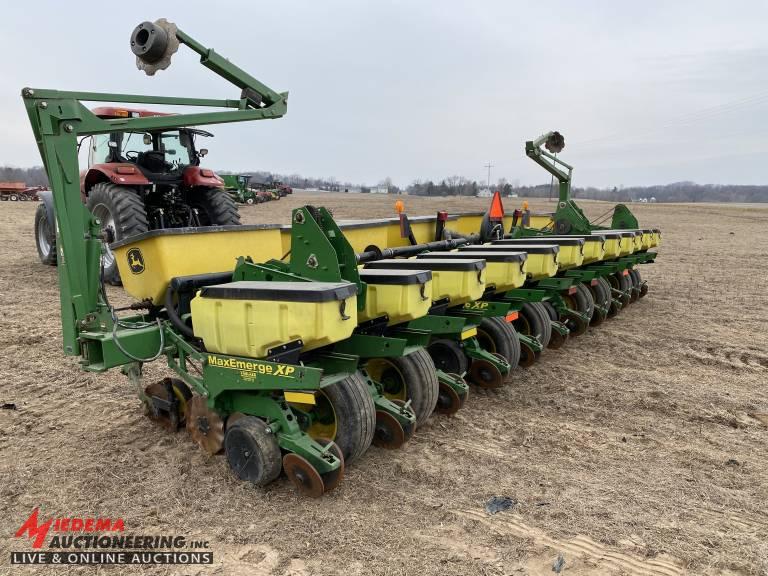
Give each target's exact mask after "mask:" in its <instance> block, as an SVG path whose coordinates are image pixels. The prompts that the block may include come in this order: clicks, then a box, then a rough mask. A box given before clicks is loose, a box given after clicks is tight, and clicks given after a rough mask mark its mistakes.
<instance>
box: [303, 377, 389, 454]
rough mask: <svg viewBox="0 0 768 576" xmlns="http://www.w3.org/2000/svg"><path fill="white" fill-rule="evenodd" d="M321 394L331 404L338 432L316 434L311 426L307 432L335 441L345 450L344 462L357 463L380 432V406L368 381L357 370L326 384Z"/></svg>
mask: <svg viewBox="0 0 768 576" xmlns="http://www.w3.org/2000/svg"><path fill="white" fill-rule="evenodd" d="M320 395H322V396H323V397H324V398H325V399H326V400H328V402H329V403H330V407H331V408H332V416H333V418H334V424H335V429H336V433H335V434H328V433H327V432H325V431H320V432H319V433H318V434H317V436H316V437H315V435H314V434H313V433H312V428H311V427H310V428H309V430H307V433H308V434H309V435H310V436H312V437H313V438H314V439H315V440H317V439H318V438H323V439H325V440H332V441H333V442H335V443H336V445H337V446H338V447H339V450H341V454H342V456H344V462H345V463H347V464H348V463H350V462H353V461H354V460H356V459H357V458H359V457H360V456H362V455H363V454H365V451H366V450H368V448H369V447H370V445H371V442H373V435H374V433H375V432H376V406H375V405H374V403H373V398H372V397H371V394H370V392H369V391H368V384H367V383H366V381H365V380H364V379H363V378H362V376H361V375H360V373H359V372H355V373H354V374H350V375H349V376H347V377H346V378H344V379H343V380H339V381H338V382H334V383H333V384H330V385H328V386H323V387H322V388H321V389H320ZM329 436H333V438H329Z"/></svg>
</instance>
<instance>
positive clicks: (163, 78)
mask: <svg viewBox="0 0 768 576" xmlns="http://www.w3.org/2000/svg"><path fill="white" fill-rule="evenodd" d="M161 5H162V6H163V7H162V9H161V8H160V6H161ZM120 6H121V5H118V4H110V3H105V2H84V1H78V2H72V3H63V2H61V1H53V0H36V1H35V2H13V3H11V2H7V1H6V2H3V14H2V19H0V37H1V38H2V39H3V46H4V50H5V54H4V56H5V57H4V58H3V74H2V79H3V82H2V88H1V89H0V100H1V101H0V105H1V106H0V115H1V117H0V120H1V121H2V126H4V127H5V130H4V132H5V134H4V137H3V138H0V164H10V165H16V166H31V165H36V164H40V159H39V156H38V153H37V148H36V146H35V144H34V141H33V138H32V133H31V131H30V129H29V125H28V122H27V119H26V115H25V113H24V109H23V106H22V104H21V98H20V96H19V93H20V89H21V88H22V87H23V86H31V87H38V88H54V89H63V90H89V91H103V92H126V93H144V94H158V95H170V96H176V95H187V96H199V97H229V98H235V97H237V96H238V94H239V90H238V89H237V88H234V87H232V86H229V85H227V83H226V82H224V81H223V80H220V79H219V78H218V77H216V76H214V75H213V74H212V73H210V72H208V71H207V70H206V69H204V68H203V67H202V66H200V65H199V64H198V62H197V58H196V57H195V55H194V54H193V53H192V52H191V51H189V50H188V49H186V48H184V47H182V48H181V50H180V51H179V53H178V54H177V55H176V57H175V59H174V62H173V65H172V66H171V68H170V69H168V70H166V71H163V72H159V73H158V74H157V75H156V76H155V77H153V78H150V77H146V76H144V74H143V73H140V72H139V71H138V70H137V69H136V67H135V63H134V58H133V55H132V54H131V52H130V49H129V44H128V40H129V36H130V33H131V31H132V29H133V27H134V25H135V24H137V23H138V22H139V21H141V20H147V19H149V20H154V19H156V18H159V17H166V18H168V19H169V20H171V21H173V22H175V23H176V24H177V25H178V26H179V28H181V29H183V30H185V31H186V32H187V33H189V34H191V35H192V36H193V37H195V38H196V39H198V40H199V41H200V42H202V43H203V44H204V45H207V46H209V47H212V48H215V49H216V50H217V51H218V52H219V53H220V54H223V55H224V56H226V57H228V58H229V59H230V60H232V61H233V62H235V63H237V64H238V65H239V66H241V67H242V68H244V69H245V70H247V71H248V72H250V73H251V74H252V75H253V76H255V77H256V78H258V79H259V80H261V81H262V82H264V83H265V84H267V85H268V86H270V87H272V88H273V89H275V90H277V91H289V92H290V98H289V104H288V114H287V115H286V116H285V117H284V118H282V119H279V120H275V121H259V122H252V123H245V124H239V125H231V126H222V127H213V128H211V130H212V131H213V132H214V133H215V135H216V139H215V140H213V141H210V142H207V143H206V144H207V146H208V148H209V149H210V151H211V152H210V155H209V156H208V157H207V158H206V162H205V163H206V164H207V165H208V166H211V167H213V168H217V169H226V170H234V171H237V170H268V171H274V172H279V173H294V172H297V173H301V174H303V175H308V176H334V177H336V178H338V179H339V180H341V181H351V182H366V183H369V184H375V183H377V182H378V181H380V180H382V179H383V178H385V177H387V176H389V177H391V178H392V179H393V180H394V182H395V183H397V184H400V185H407V184H408V183H410V182H412V181H413V180H415V179H421V180H426V179H440V178H442V177H445V176H450V175H454V174H458V175H461V176H465V177H467V178H470V179H478V180H484V179H485V178H486V170H485V168H484V167H483V166H484V165H485V164H486V163H488V162H491V163H492V164H493V165H494V168H493V170H492V180H494V181H495V180H496V179H497V178H500V177H504V178H507V179H508V180H509V181H510V182H513V183H515V182H519V183H520V184H534V183H541V182H548V178H547V176H546V175H545V174H544V173H543V172H542V170H541V169H540V168H538V167H536V166H535V165H534V164H533V163H532V162H530V161H529V160H527V159H526V158H525V156H524V153H523V145H524V141H525V140H527V139H532V138H534V137H536V136H538V135H539V134H541V133H543V132H546V131H548V130H559V131H561V132H562V133H563V134H564V135H565V138H566V148H565V151H564V152H563V153H562V157H563V159H566V160H568V161H570V162H571V163H573V164H575V166H576V170H575V172H574V184H575V185H579V186H587V185H595V186H614V185H616V186H620V185H624V186H629V185H637V184H658V183H668V182H674V181H681V180H693V181H696V182H700V183H739V184H758V183H760V184H765V183H768V177H767V176H765V175H764V172H763V166H764V164H765V160H764V158H765V155H766V152H768V114H766V112H767V111H768V66H766V61H767V58H766V57H767V56H768V34H766V22H768V2H765V0H762V1H739V2H725V1H709V0H698V1H695V2H694V1H691V2H688V1H675V2H670V1H668V0H667V1H655V0H644V1H643V2H617V1H615V0H611V1H609V0H606V1H579V2H574V1H572V0H571V1H566V0H562V1H552V0H550V1H548V2H530V1H528V2H517V1H511V0H506V1H504V0H500V1H495V2H490V1H489V2H482V1H474V2H469V1H467V2H449V1H445V0H431V1H426V0H425V1H418V0H411V1H406V0H403V1H399V2H395V1H391V2H372V1H369V2H362V1H359V0H358V1H349V2H340V1H339V2H337V1H327V0H322V1H319V0H307V1H282V2H269V3H267V2H257V1H251V2H246V1H239V0H230V1H229V2H221V3H216V2H205V3H203V2H196V1H193V0H185V1H184V2H176V1H164V2H158V1H152V2H149V1H143V0H132V2H131V3H130V9H125V8H124V7H120Z"/></svg>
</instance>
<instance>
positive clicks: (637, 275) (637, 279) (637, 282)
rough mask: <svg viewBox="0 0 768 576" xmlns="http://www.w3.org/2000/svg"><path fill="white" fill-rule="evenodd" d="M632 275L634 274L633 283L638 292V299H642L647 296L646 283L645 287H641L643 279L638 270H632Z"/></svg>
mask: <svg viewBox="0 0 768 576" xmlns="http://www.w3.org/2000/svg"><path fill="white" fill-rule="evenodd" d="M632 273H633V274H634V278H633V281H634V282H635V286H637V288H638V290H640V298H644V297H645V296H646V295H647V294H648V284H647V283H646V284H645V286H643V277H642V276H640V270H637V269H635V270H632Z"/></svg>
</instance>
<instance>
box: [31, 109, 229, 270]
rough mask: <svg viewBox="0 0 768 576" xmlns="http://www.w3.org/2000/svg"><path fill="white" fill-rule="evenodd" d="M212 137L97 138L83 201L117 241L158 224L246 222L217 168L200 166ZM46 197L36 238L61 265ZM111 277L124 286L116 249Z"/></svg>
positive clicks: (191, 132) (180, 133) (182, 133)
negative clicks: (205, 140) (202, 141)
mask: <svg viewBox="0 0 768 576" xmlns="http://www.w3.org/2000/svg"><path fill="white" fill-rule="evenodd" d="M93 113H94V114H96V115H97V116H99V117H100V118H108V119H116V118H129V117H131V118H135V117H145V116H163V115H164V114H163V113H160V112H150V111H148V110H132V109H126V108H111V107H103V108H96V109H94V110H93ZM209 136H212V134H211V133H209V132H206V131H204V130H197V129H194V128H182V129H178V130H159V131H149V132H113V133H110V134H100V135H96V136H89V137H88V138H86V139H84V140H82V141H81V142H80V146H83V145H84V144H85V145H87V146H88V169H87V170H85V171H83V172H81V174H80V191H81V193H82V197H83V202H84V203H85V205H86V206H87V207H88V209H89V210H90V211H91V212H92V213H93V215H94V216H96V217H97V218H98V219H99V220H100V222H101V226H102V229H104V230H105V231H107V232H108V234H109V236H110V237H111V238H113V241H116V240H121V239H123V238H127V237H129V236H134V235H136V234H141V233H142V232H147V231H148V230H155V229H158V228H183V227H187V226H230V225H238V224H240V215H239V214H238V212H237V205H236V204H235V202H234V200H233V199H232V198H231V196H230V195H229V194H228V193H227V191H226V190H225V189H224V181H223V180H222V179H221V178H219V177H218V176H217V175H216V174H215V173H214V172H213V171H212V170H208V169H207V168H201V167H200V159H201V158H202V157H203V156H205V155H206V154H207V153H208V150H207V149H205V148H196V147H195V140H196V139H197V138H200V137H209ZM39 196H40V199H41V200H42V202H41V204H40V206H38V208H37V212H36V213H35V238H36V241H37V251H38V254H39V256H40V260H41V261H42V262H43V263H44V264H50V265H55V264H56V233H55V225H54V222H55V217H54V211H53V198H52V197H51V193H50V192H47V193H46V192H42V193H39ZM103 267H104V279H105V280H106V281H108V282H110V283H112V284H119V283H120V275H119V273H118V271H117V265H116V263H115V259H114V256H113V255H112V252H111V251H110V250H109V248H108V247H107V248H106V253H105V254H104V256H103Z"/></svg>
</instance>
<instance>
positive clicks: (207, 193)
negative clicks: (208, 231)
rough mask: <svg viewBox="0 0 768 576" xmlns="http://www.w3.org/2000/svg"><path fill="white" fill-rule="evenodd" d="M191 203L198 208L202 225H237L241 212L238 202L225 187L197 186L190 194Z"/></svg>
mask: <svg viewBox="0 0 768 576" xmlns="http://www.w3.org/2000/svg"><path fill="white" fill-rule="evenodd" d="M190 205H191V207H192V208H197V215H198V218H199V219H200V225H201V226H237V225H239V224H240V214H239V213H238V211H237V204H236V203H235V201H234V200H233V199H232V196H230V195H229V194H228V193H227V191H226V190H224V189H223V188H196V189H194V190H193V191H192V193H191V194H190Z"/></svg>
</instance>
